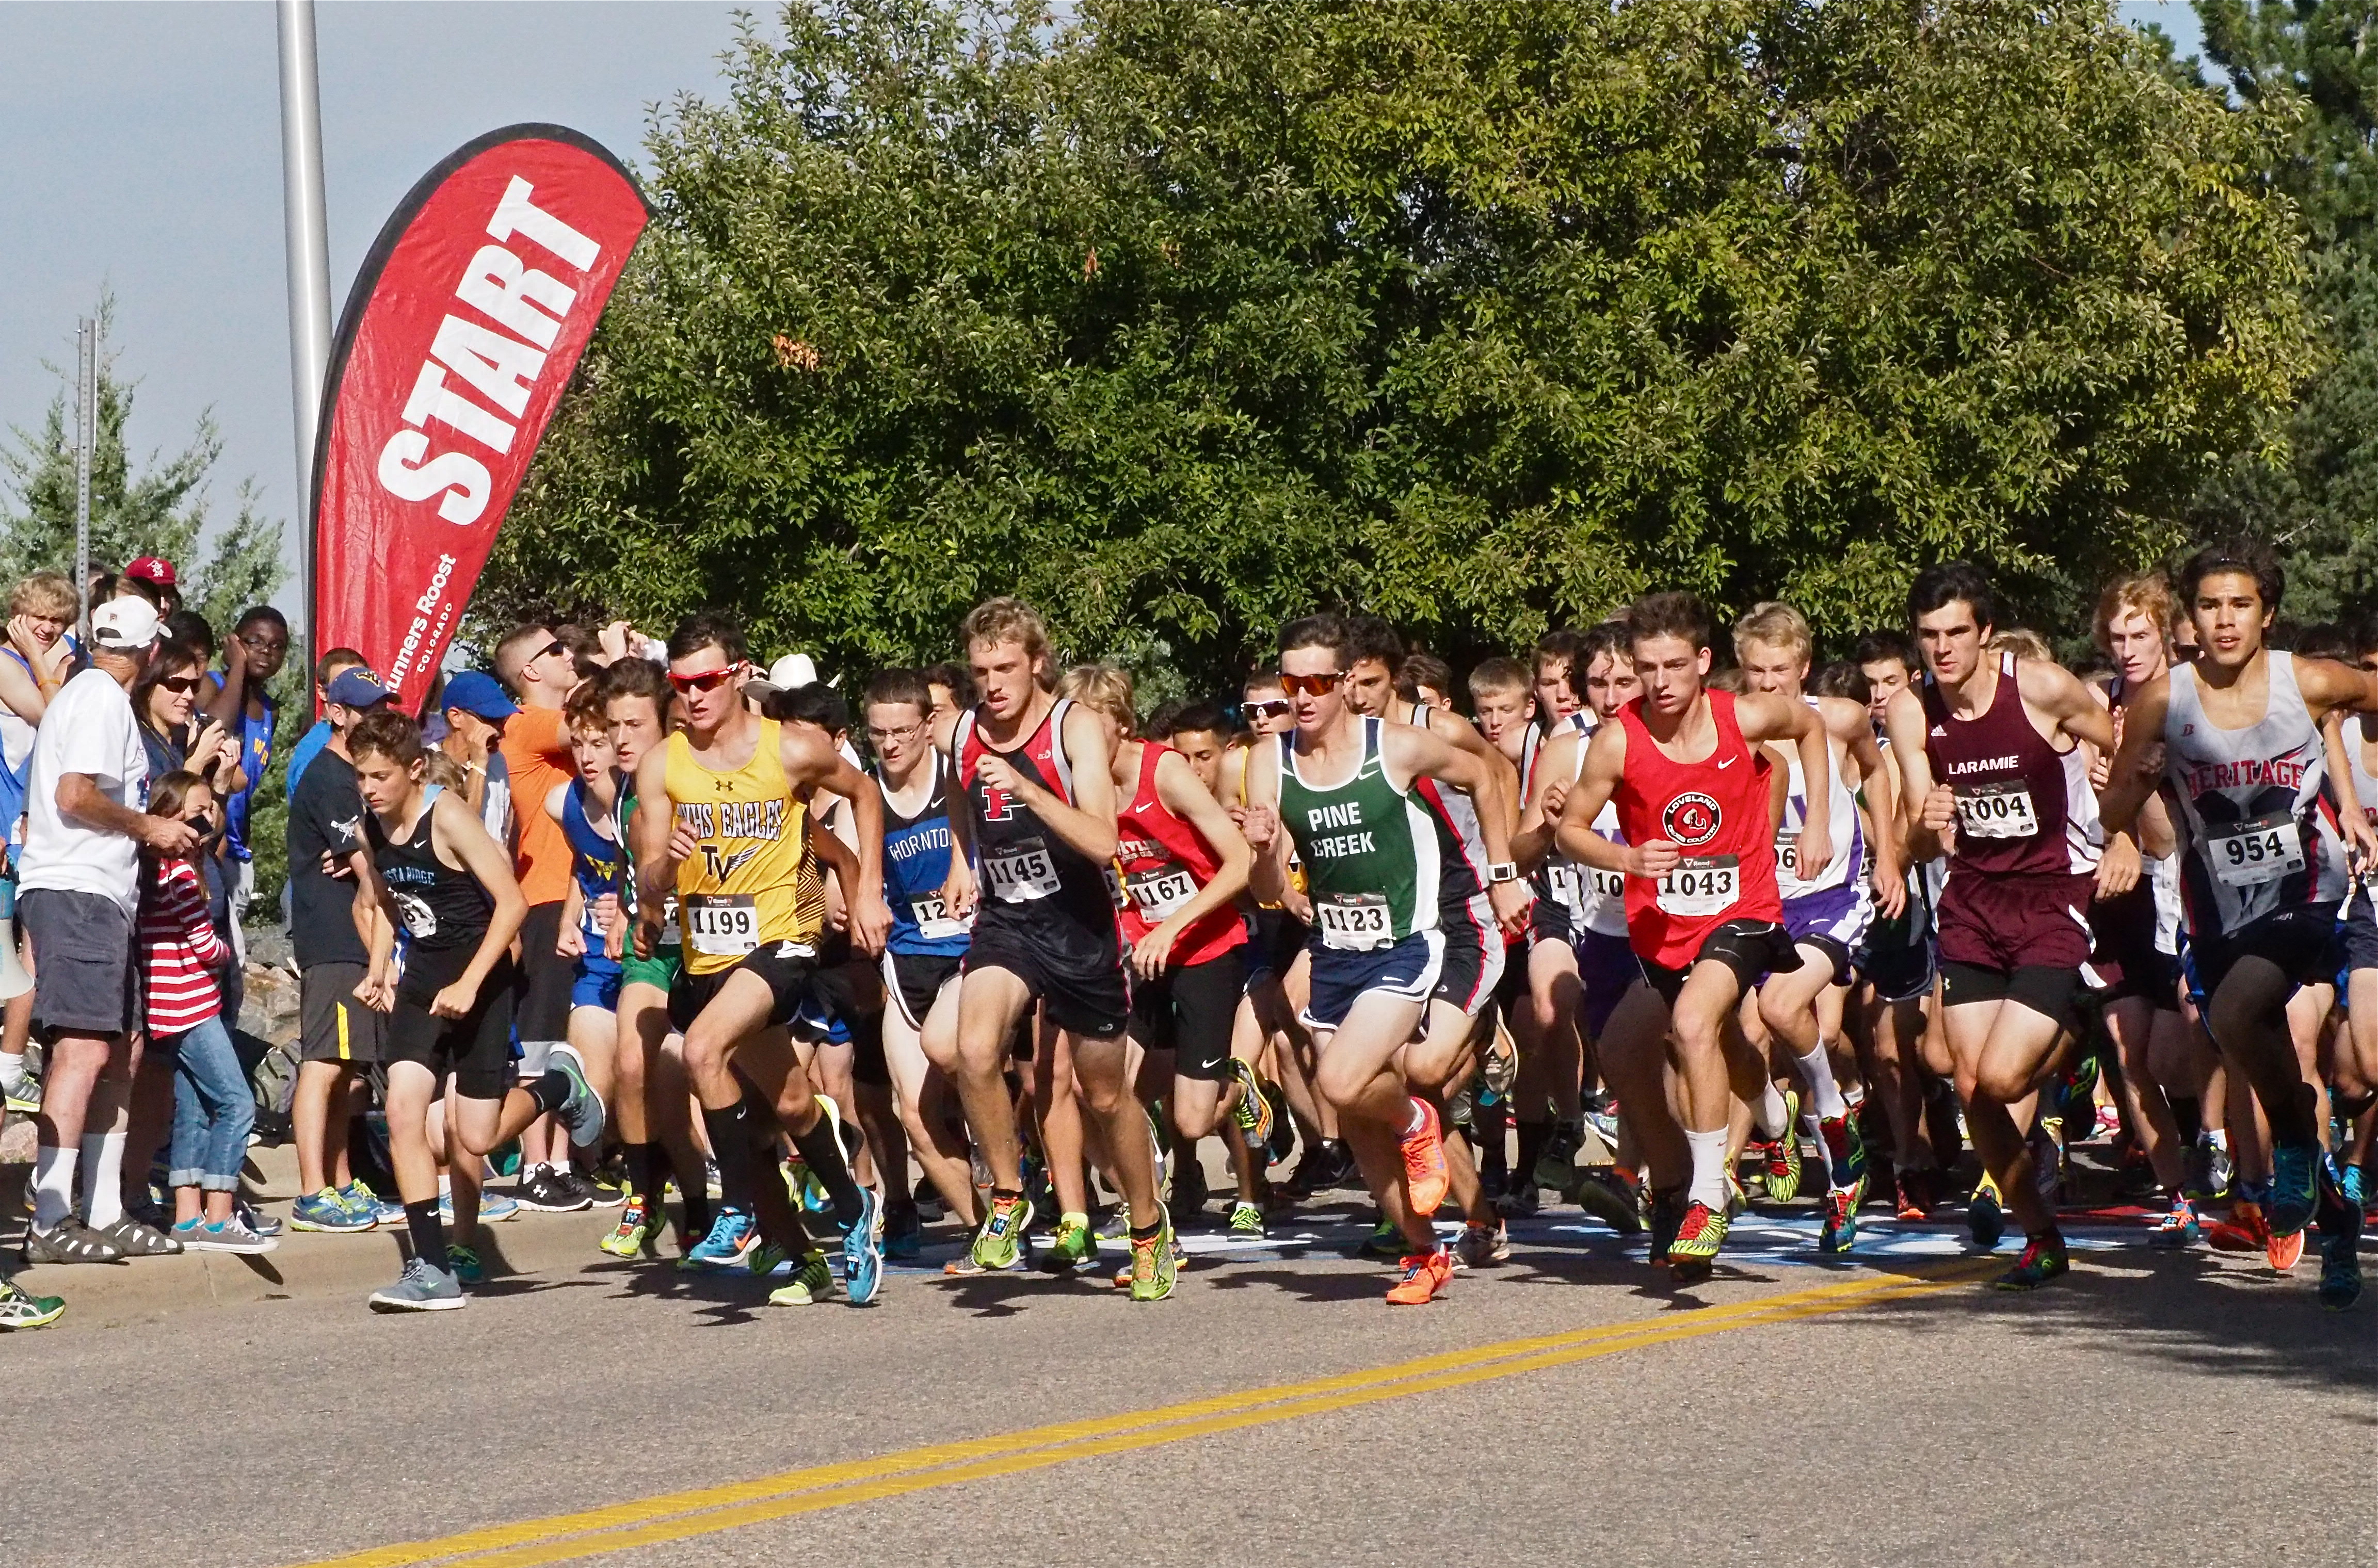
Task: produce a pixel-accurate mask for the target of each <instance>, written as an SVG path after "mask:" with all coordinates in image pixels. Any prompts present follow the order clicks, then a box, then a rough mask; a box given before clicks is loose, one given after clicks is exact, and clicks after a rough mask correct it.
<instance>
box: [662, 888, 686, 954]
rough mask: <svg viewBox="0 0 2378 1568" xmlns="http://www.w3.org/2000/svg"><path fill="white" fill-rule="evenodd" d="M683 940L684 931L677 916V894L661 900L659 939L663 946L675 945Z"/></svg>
mask: <svg viewBox="0 0 2378 1568" xmlns="http://www.w3.org/2000/svg"><path fill="white" fill-rule="evenodd" d="M684 940H685V932H684V930H683V929H682V928H680V927H679V924H678V918H677V894H675V893H671V894H669V895H668V897H667V898H665V899H663V900H661V940H660V945H661V946H663V947H677V946H679V945H680V944H682V943H683V942H684Z"/></svg>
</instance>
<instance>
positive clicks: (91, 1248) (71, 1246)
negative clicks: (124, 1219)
mask: <svg viewBox="0 0 2378 1568" xmlns="http://www.w3.org/2000/svg"><path fill="white" fill-rule="evenodd" d="M25 1261H26V1262H27V1263H122V1262H123V1261H124V1249H123V1248H121V1247H119V1246H117V1245H116V1244H115V1243H114V1242H113V1241H110V1240H109V1239H107V1238H106V1237H104V1236H102V1235H100V1234H99V1232H97V1231H95V1230H93V1229H91V1228H90V1227H89V1226H87V1225H85V1224H83V1222H82V1221H81V1220H79V1219H77V1218H76V1217H75V1216H74V1215H67V1216H66V1218H64V1219H62V1220H60V1221H58V1223H57V1224H55V1225H54V1226H52V1227H50V1228H49V1229H47V1230H35V1229H33V1228H32V1227H30V1226H29V1227H26V1230H25Z"/></svg>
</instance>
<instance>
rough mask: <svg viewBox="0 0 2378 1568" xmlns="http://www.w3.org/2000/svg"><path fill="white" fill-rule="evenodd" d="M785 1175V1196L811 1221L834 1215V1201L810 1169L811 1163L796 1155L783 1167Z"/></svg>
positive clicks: (815, 1173) (823, 1184)
mask: <svg viewBox="0 0 2378 1568" xmlns="http://www.w3.org/2000/svg"><path fill="white" fill-rule="evenodd" d="M782 1169H783V1171H784V1175H785V1196H786V1197H787V1198H790V1199H791V1200H792V1201H793V1202H794V1203H796V1204H797V1205H799V1208H800V1211H801V1213H802V1214H804V1215H808V1216H809V1217H810V1218H811V1219H823V1218H825V1217H827V1216H828V1215H832V1214H833V1213H834V1200H833V1199H832V1198H831V1197H829V1196H827V1194H826V1190H825V1183H824V1182H823V1181H820V1180H819V1179H818V1178H817V1172H815V1171H813V1170H811V1168H810V1164H809V1161H807V1160H805V1159H803V1158H801V1156H800V1155H793V1156H792V1157H791V1158H789V1159H787V1160H786V1161H785V1162H784V1165H783V1167H782Z"/></svg>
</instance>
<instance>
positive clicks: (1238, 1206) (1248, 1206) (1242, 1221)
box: [1231, 1199, 1267, 1241]
mask: <svg viewBox="0 0 2378 1568" xmlns="http://www.w3.org/2000/svg"><path fill="white" fill-rule="evenodd" d="M1266 1234H1267V1232H1266V1231H1265V1229H1264V1212H1263V1205H1262V1204H1261V1203H1248V1202H1246V1201H1245V1200H1244V1199H1242V1200H1240V1201H1239V1202H1238V1203H1233V1204H1231V1235H1233V1236H1235V1237H1238V1238H1240V1239H1242V1240H1247V1241H1260V1240H1262V1239H1264V1237H1265V1235H1266Z"/></svg>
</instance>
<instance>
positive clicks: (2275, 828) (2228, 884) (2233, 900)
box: [2163, 649, 2347, 940]
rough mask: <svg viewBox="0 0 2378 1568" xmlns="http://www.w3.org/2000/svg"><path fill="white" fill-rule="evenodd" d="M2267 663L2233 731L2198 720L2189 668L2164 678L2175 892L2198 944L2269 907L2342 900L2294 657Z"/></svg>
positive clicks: (2331, 803) (2318, 753) (2199, 706)
mask: <svg viewBox="0 0 2378 1568" xmlns="http://www.w3.org/2000/svg"><path fill="white" fill-rule="evenodd" d="M2267 657H2268V660H2269V671H2270V694H2269V698H2268V700H2267V701H2266V702H2265V703H2264V709H2263V716H2262V718H2261V719H2260V720H2258V721H2256V722H2255V723H2253V724H2249V725H2247V726H2246V727H2244V728H2243V729H2220V728H2217V727H2216V726H2215V725H2214V724H2212V723H2211V721H2209V720H2208V719H2207V718H2206V717H2205V714H2204V700H2203V696H2202V693H2201V690H2200V688H2199V687H2198V685H2197V679H2196V670H2195V667H2194V666H2193V665H2190V664H2176V665H2174V666H2173V667H2172V671H2171V699H2170V703H2169V706H2168V710H2167V712H2166V713H2165V717H2164V732H2163V733H2164V749H2165V759H2166V760H2165V776H2166V778H2167V780H2168V782H2169V784H2170V786H2171V794H2172V796H2174V797H2175V798H2176V799H2177V800H2178V801H2179V803H2180V829H2181V834H2182V841H2183V843H2184V844H2185V845H2186V849H2185V851H2184V853H2185V855H2186V859H2187V863H2186V864H2185V865H2184V866H2182V867H2181V868H2180V894H2181V900H2182V903H2183V904H2184V905H2185V907H2186V910H2187V916H2188V928H2189V932H2190V934H2191V935H2192V936H2194V937H2195V938H2197V939H2198V940H2206V939H2209V938H2212V937H2216V936H2223V935H2228V934H2229V933H2231V932H2234V931H2236V930H2238V929H2239V928H2241V927H2243V926H2245V925H2247V924H2248V923H2249V922H2252V921H2254V920H2258V919H2260V918H2262V917H2263V916H2265V915H2269V914H2271V913H2273V912H2275V911H2276V910H2280V909H2287V908H2295V907H2300V906H2302V905H2305V904H2324V903H2325V904H2335V903H2338V902H2340V901H2342V900H2343V899H2344V897H2345V894H2346V891H2347V877H2346V866H2345V844H2344V841H2343V840H2342V839H2340V838H2339V837H2338V836H2337V832H2336V794H2335V792H2334V791H2333V790H2331V789H2330V788H2329V785H2328V752H2327V748H2326V747H2325V746H2324V745H2323V744H2322V741H2321V736H2320V726H2319V725H2317V724H2313V723H2312V712H2311V710H2310V709H2308V708H2306V707H2305V706H2304V700H2303V692H2302V689H2301V688H2300V687H2298V686H2297V684H2296V668H2295V656H2294V655H2293V654H2290V653H2288V652H2284V651H2280V650H2276V649H2275V650H2273V651H2272V652H2270V653H2269V654H2268V655H2267Z"/></svg>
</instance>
